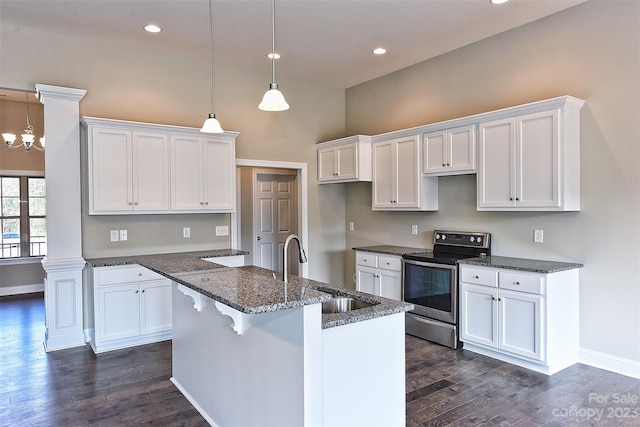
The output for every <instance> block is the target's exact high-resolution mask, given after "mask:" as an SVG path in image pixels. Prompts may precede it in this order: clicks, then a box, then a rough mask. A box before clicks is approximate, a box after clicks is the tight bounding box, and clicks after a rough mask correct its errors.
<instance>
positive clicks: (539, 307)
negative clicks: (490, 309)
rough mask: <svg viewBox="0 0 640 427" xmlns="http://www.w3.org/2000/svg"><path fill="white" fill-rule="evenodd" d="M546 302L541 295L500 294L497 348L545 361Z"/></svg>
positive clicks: (503, 291)
mask: <svg viewBox="0 0 640 427" xmlns="http://www.w3.org/2000/svg"><path fill="white" fill-rule="evenodd" d="M543 301H544V299H543V297H542V296H540V295H533V294H527V293H525V292H515V291H505V290H500V294H499V312H500V343H499V345H498V348H500V349H502V350H505V351H509V352H511V353H515V354H519V355H521V356H525V357H529V358H532V359H535V360H541V361H544V354H545V351H544V348H543V340H542V339H541V332H542V327H543V325H542V322H543V317H542V313H543V309H544V302H543Z"/></svg>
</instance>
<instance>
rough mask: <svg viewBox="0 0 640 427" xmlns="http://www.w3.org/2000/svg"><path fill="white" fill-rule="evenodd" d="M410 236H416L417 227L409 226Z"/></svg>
mask: <svg viewBox="0 0 640 427" xmlns="http://www.w3.org/2000/svg"><path fill="white" fill-rule="evenodd" d="M411 234H413V235H414V236H417V235H418V226H417V225H416V224H414V225H412V226H411Z"/></svg>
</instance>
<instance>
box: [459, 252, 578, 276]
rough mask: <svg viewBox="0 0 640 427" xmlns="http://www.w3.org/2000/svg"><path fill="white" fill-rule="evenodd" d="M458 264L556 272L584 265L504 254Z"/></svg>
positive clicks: (468, 259)
mask: <svg viewBox="0 0 640 427" xmlns="http://www.w3.org/2000/svg"><path fill="white" fill-rule="evenodd" d="M458 264H468V265H477V266H481V267H493V268H508V269H511V270H520V271H529V272H532V273H544V274H549V273H556V272H558V271H565V270H573V269H574V268H580V267H584V265H583V264H580V263H572V262H557V261H544V260H537V259H526V258H511V257H504V256H489V257H485V258H480V257H478V258H467V259H462V260H458Z"/></svg>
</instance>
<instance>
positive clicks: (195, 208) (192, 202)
mask: <svg viewBox="0 0 640 427" xmlns="http://www.w3.org/2000/svg"><path fill="white" fill-rule="evenodd" d="M170 145H171V210H172V211H174V212H233V211H234V210H235V144H234V140H233V138H225V137H212V136H200V135H182V134H173V135H171V141H170Z"/></svg>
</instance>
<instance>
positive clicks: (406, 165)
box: [394, 136, 422, 208]
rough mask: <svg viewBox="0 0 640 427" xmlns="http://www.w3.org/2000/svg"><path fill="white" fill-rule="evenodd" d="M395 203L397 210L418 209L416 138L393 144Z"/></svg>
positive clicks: (418, 189)
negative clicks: (394, 145) (394, 146)
mask: <svg viewBox="0 0 640 427" xmlns="http://www.w3.org/2000/svg"><path fill="white" fill-rule="evenodd" d="M395 144H396V148H395V151H396V152H395V162H394V169H395V175H396V181H395V191H394V192H395V194H396V197H395V203H394V206H395V207H398V208H418V207H420V179H422V177H421V175H420V150H419V145H418V137H417V136H416V137H409V138H403V139H399V140H396V142H395Z"/></svg>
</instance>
